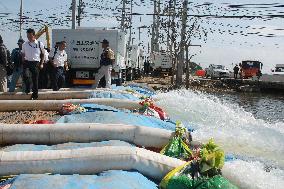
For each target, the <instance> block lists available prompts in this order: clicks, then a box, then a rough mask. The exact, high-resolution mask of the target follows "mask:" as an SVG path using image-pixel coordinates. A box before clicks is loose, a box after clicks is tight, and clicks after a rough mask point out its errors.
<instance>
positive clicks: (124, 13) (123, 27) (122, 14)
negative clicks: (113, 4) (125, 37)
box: [120, 0, 126, 32]
mask: <svg viewBox="0 0 284 189" xmlns="http://www.w3.org/2000/svg"><path fill="white" fill-rule="evenodd" d="M125 7H126V0H122V10H121V22H120V29H121V31H123V32H126V29H125V19H126V11H125Z"/></svg>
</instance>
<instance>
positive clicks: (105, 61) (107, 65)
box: [93, 39, 115, 88]
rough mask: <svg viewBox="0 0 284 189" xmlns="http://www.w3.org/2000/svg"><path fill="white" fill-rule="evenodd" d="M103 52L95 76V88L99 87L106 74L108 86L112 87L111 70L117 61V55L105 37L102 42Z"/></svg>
mask: <svg viewBox="0 0 284 189" xmlns="http://www.w3.org/2000/svg"><path fill="white" fill-rule="evenodd" d="M101 43H102V48H103V52H102V54H101V60H100V68H99V71H98V73H97V74H96V76H95V84H94V85H93V87H94V88H97V87H98V85H99V82H100V80H101V79H102V78H103V77H104V76H105V80H106V88H110V87H111V71H112V66H113V64H114V62H115V57H114V53H113V51H112V49H111V48H110V47H109V41H108V40H106V39H104V40H103V41H102V42H101Z"/></svg>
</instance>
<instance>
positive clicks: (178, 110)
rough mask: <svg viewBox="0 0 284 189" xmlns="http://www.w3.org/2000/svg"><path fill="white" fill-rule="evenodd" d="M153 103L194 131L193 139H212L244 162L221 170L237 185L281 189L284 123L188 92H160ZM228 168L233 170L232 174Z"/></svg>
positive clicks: (236, 162)
mask: <svg viewBox="0 0 284 189" xmlns="http://www.w3.org/2000/svg"><path fill="white" fill-rule="evenodd" d="M155 100H156V101H157V105H159V106H161V107H163V108H164V109H165V110H166V112H167V113H168V114H169V115H170V117H171V118H173V119H174V120H180V121H183V122H184V123H185V124H188V125H190V126H192V127H193V128H194V129H195V131H194V132H193V133H192V135H193V139H194V140H197V141H200V142H207V141H208V140H209V139H210V138H214V140H215V141H216V142H217V143H218V144H219V145H221V146H222V147H223V149H224V150H225V151H226V153H231V154H235V155H237V156H239V157H242V159H243V160H237V161H233V162H230V163H227V164H226V166H225V167H224V169H225V170H226V171H225V172H226V175H228V177H230V178H232V179H234V181H235V182H237V183H238V185H239V186H241V187H242V188H257V189H258V188H277V189H280V188H284V171H283V170H282V169H283V167H284V158H283V156H284V145H283V144H284V123H283V122H279V123H273V124H272V123H267V122H265V121H264V120H261V119H255V118H254V117H253V115H252V114H251V113H249V112H246V111H245V110H244V109H243V108H241V107H239V106H238V105H237V104H232V103H226V102H223V101H221V100H220V99H218V98H216V97H214V96H213V95H208V94H204V93H199V92H193V91H190V90H179V91H171V92H168V93H160V94H158V95H156V96H155ZM271 166H272V167H278V168H273V169H272V170H269V172H267V170H265V167H271ZM228 169H232V173H230V172H229V171H228ZM260 170H261V171H260ZM251 171H252V172H251ZM229 173H230V174H229ZM276 173H277V174H276ZM264 175H266V176H267V178H269V179H265V178H264V177H266V176H264ZM244 177H246V179H245V178H244ZM243 179H245V180H243ZM251 179H252V180H253V181H254V182H255V184H253V183H252V182H251V181H252V180H251ZM242 180H243V181H242ZM249 183H250V184H249ZM248 186H249V187H248Z"/></svg>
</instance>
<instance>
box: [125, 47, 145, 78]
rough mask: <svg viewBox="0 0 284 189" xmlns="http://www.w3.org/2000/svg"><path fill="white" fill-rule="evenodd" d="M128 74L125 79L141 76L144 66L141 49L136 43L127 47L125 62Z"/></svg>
mask: <svg viewBox="0 0 284 189" xmlns="http://www.w3.org/2000/svg"><path fill="white" fill-rule="evenodd" d="M126 67H127V68H128V69H127V70H128V74H126V78H127V80H132V79H138V78H140V77H141V74H142V70H143V68H144V56H143V50H142V49H141V48H139V46H138V45H131V46H130V47H129V48H128V57H127V64H126Z"/></svg>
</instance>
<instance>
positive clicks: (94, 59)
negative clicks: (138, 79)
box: [52, 28, 126, 85]
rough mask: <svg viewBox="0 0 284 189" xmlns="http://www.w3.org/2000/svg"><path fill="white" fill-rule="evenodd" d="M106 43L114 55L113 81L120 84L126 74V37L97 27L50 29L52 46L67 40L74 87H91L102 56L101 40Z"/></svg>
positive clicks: (123, 34) (121, 33)
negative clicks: (104, 40) (124, 73)
mask: <svg viewBox="0 0 284 189" xmlns="http://www.w3.org/2000/svg"><path fill="white" fill-rule="evenodd" d="M103 39H106V40H108V41H109V45H110V48H111V49H112V50H113V51H114V53H115V65H114V67H113V72H112V79H113V82H117V83H120V82H121V81H122V75H123V72H126V65H125V57H126V36H125V33H124V32H120V31H119V30H108V29H99V28H79V29H53V30H52V43H53V45H54V44H55V43H56V42H58V41H66V42H67V48H66V52H67V54H68V61H69V63H70V65H71V68H70V82H71V84H73V85H91V84H93V83H94V81H95V74H96V73H97V71H98V69H99V67H100V56H101V53H102V47H101V43H100V42H101V41H102V40H103Z"/></svg>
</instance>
